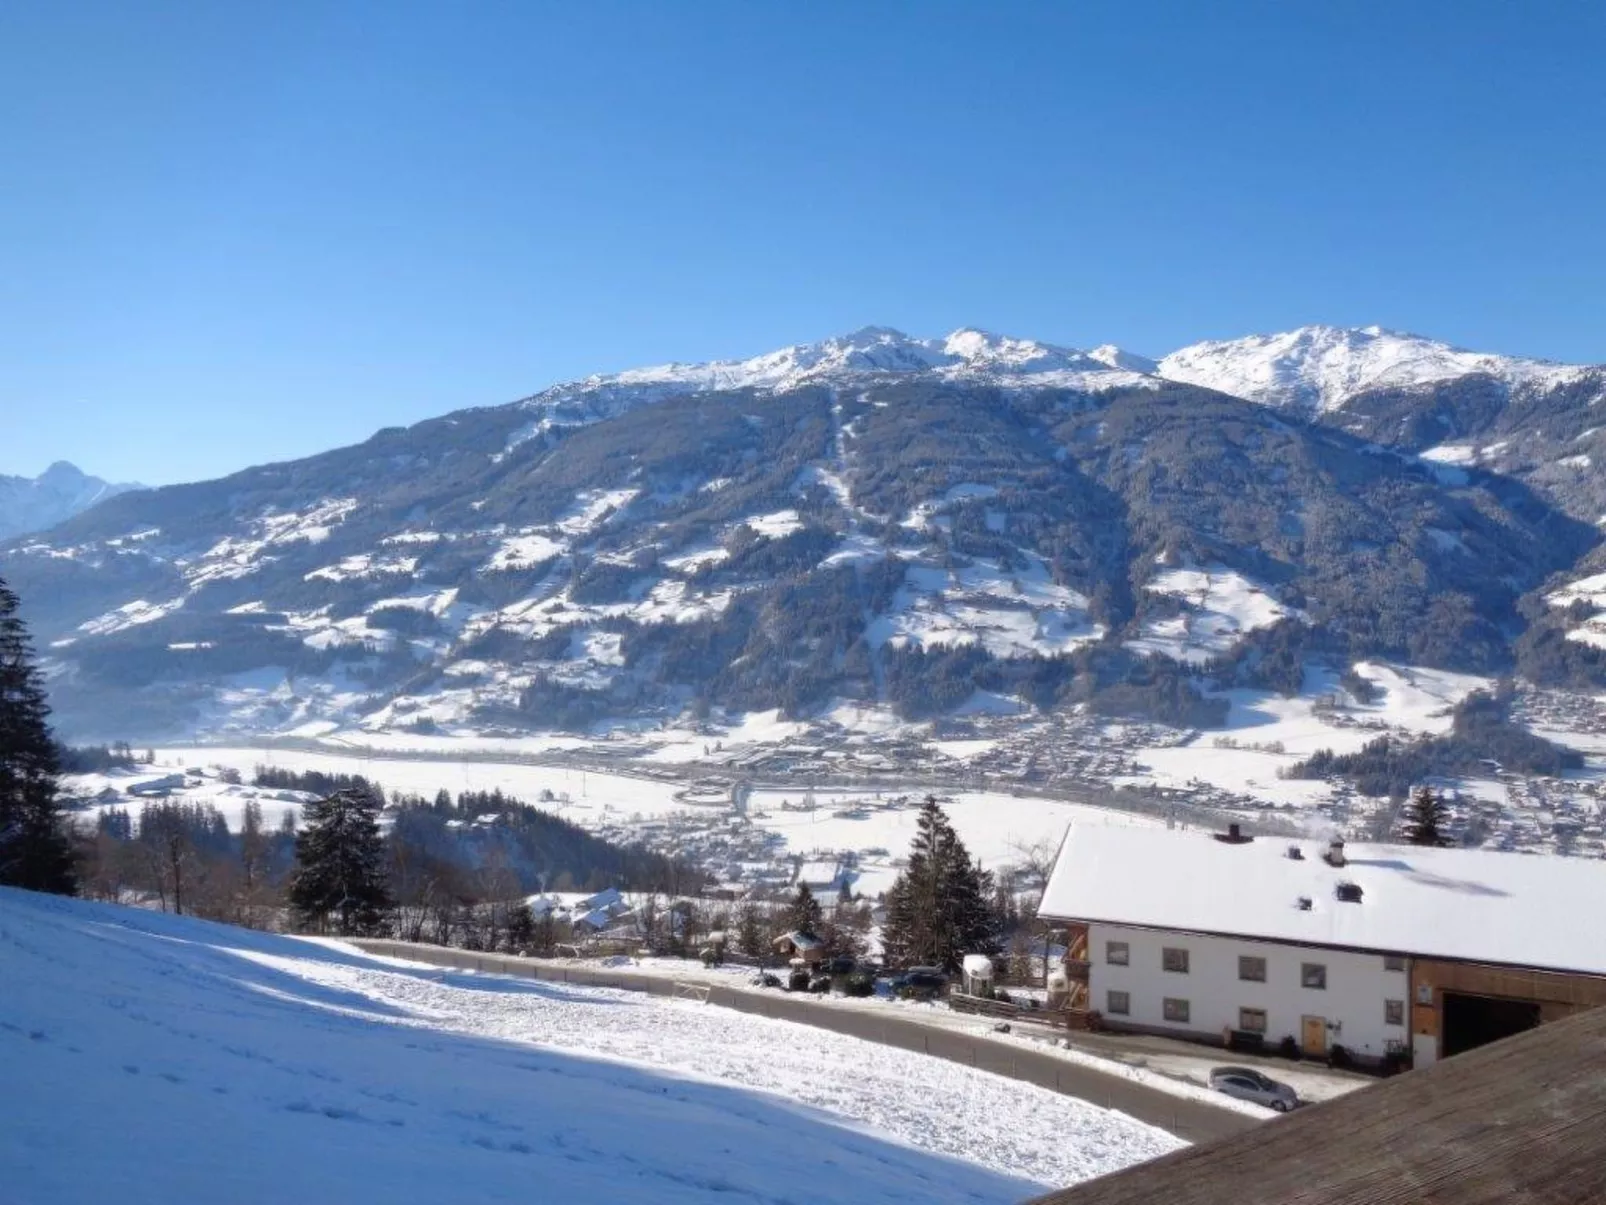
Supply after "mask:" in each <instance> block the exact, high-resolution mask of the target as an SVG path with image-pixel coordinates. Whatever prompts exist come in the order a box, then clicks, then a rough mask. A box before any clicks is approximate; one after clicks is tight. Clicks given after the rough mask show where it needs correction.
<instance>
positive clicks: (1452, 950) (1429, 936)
mask: <svg viewBox="0 0 1606 1205" xmlns="http://www.w3.org/2000/svg"><path fill="white" fill-rule="evenodd" d="M1292 846H1298V847H1299V849H1300V852H1301V854H1302V855H1303V856H1302V857H1301V858H1300V859H1298V860H1295V859H1293V858H1291V857H1289V856H1288V854H1289V849H1290V847H1292ZM1326 852H1327V846H1326V844H1325V843H1324V842H1319V841H1289V840H1286V839H1281V838H1271V837H1258V838H1256V839H1255V840H1253V841H1250V842H1246V843H1243V844H1236V845H1235V844H1229V843H1227V842H1224V841H1218V840H1216V839H1214V837H1212V836H1211V835H1210V834H1208V833H1201V832H1197V831H1193V832H1189V831H1181V830H1172V829H1162V828H1112V827H1100V826H1094V825H1084V824H1073V825H1072V826H1071V827H1070V829H1069V831H1068V832H1067V833H1066V836H1065V842H1064V844H1063V845H1062V846H1061V847H1060V853H1059V858H1058V860H1057V861H1056V862H1055V864H1054V873H1053V874H1052V875H1051V876H1050V878H1049V882H1048V889H1047V891H1046V892H1045V893H1044V896H1043V903H1042V907H1041V909H1040V912H1041V914H1042V915H1043V916H1047V917H1053V918H1056V919H1062V920H1080V921H1105V922H1109V923H1112V924H1128V925H1139V926H1143V927H1146V928H1155V929H1176V930H1184V931H1188V932H1195V933H1219V934H1228V935H1232V936H1237V937H1248V938H1258V939H1263V940H1267V941H1289V942H1304V943H1310V944H1315V945H1326V946H1341V947H1348V948H1353V949H1364V950H1377V951H1383V952H1392V953H1402V954H1415V955H1421V956H1425V957H1434V958H1454V959H1463V960H1467V961H1472V962H1489V963H1503V964H1508V965H1513V966H1524V967H1536V968H1548V969H1553V970H1567V971H1584V972H1589V973H1592V974H1606V927H1602V926H1600V925H1596V924H1594V923H1593V922H1592V921H1590V920H1588V919H1586V918H1589V917H1592V916H1593V915H1594V914H1595V913H1596V912H1597V911H1598V910H1599V908H1600V904H1601V901H1602V900H1606V861H1602V860H1600V859H1596V858H1564V857H1553V856H1544V855H1534V854H1516V853H1496V852H1491V851H1485V850H1471V849H1430V848H1422V847H1419V846H1412V845H1362V844H1356V845H1349V846H1346V847H1345V851H1344V853H1345V860H1346V865H1344V866H1343V867H1341V868H1340V867H1335V866H1331V865H1329V864H1328V863H1327V862H1326V861H1325V860H1324V858H1323V855H1324V854H1325V853H1326ZM1340 883H1353V884H1355V885H1356V886H1358V887H1359V888H1360V889H1361V900H1360V902H1358V903H1349V902H1345V901H1342V900H1340V899H1338V898H1337V894H1336V892H1337V888H1338V886H1339V884H1340ZM1301 897H1304V898H1306V899H1308V900H1309V901H1310V907H1309V909H1308V910H1305V909H1302V908H1301V907H1300V903H1299V901H1300V898H1301Z"/></svg>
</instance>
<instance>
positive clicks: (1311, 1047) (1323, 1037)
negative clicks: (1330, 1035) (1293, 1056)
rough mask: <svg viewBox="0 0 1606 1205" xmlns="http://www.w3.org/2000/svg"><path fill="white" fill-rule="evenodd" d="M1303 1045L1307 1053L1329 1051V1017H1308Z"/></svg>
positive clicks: (1324, 1052)
mask: <svg viewBox="0 0 1606 1205" xmlns="http://www.w3.org/2000/svg"><path fill="white" fill-rule="evenodd" d="M1304 1029H1305V1032H1304V1034H1303V1040H1302V1042H1301V1045H1302V1046H1303V1047H1304V1049H1305V1053H1306V1054H1326V1053H1327V1018H1326V1017H1306V1018H1305V1025H1304Z"/></svg>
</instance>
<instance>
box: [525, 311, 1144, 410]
mask: <svg viewBox="0 0 1606 1205" xmlns="http://www.w3.org/2000/svg"><path fill="white" fill-rule="evenodd" d="M1125 355H1126V353H1123V352H1121V351H1120V349H1118V348H1113V347H1103V348H1100V349H1099V350H1098V352H1095V353H1088V352H1082V351H1077V350H1076V349H1074V348H1069V347H1059V346H1056V345H1054V344H1050V343H1039V342H1037V341H1036V340H1033V339H1016V338H1011V337H1009V336H1005V335H995V334H992V333H990V332H988V331H981V330H975V329H971V328H964V329H961V330H956V331H954V332H953V333H952V334H950V335H948V336H946V337H945V338H940V339H917V338H913V337H911V336H909V335H906V334H904V333H903V332H902V331H898V330H894V329H892V328H891V327H885V326H867V327H864V328H863V329H862V330H857V331H854V332H853V333H852V334H848V335H840V336H837V337H835V338H830V339H823V340H821V341H819V342H817V343H800V344H796V345H794V346H791V347H783V348H781V349H780V350H779V351H773V352H768V353H766V354H764V355H760V356H754V357H752V358H751V359H747V360H713V361H710V362H708V363H703V364H678V363H676V364H661V365H657V366H656V367H651V368H636V369H631V370H629V371H626V372H619V373H610V374H599V375H596V376H590V377H586V378H584V379H583V380H580V381H574V382H570V383H568V384H564V385H559V386H556V387H554V388H552V389H549V390H546V391H545V392H543V393H540V394H537V395H536V396H535V397H534V398H531V399H529V402H530V403H539V402H544V401H547V400H550V399H555V398H564V397H572V396H574V395H583V394H592V393H597V392H603V393H614V392H618V391H622V390H642V391H649V392H651V393H652V394H654V395H663V394H668V393H675V392H709V391H713V390H731V389H758V390H764V391H767V392H775V391H784V390H788V389H797V388H799V387H801V386H804V385H819V384H840V383H843V382H851V381H853V380H856V379H858V378H861V377H864V376H866V375H872V374H885V373H908V374H916V373H932V374H937V375H939V376H943V377H949V378H953V379H961V380H966V381H970V382H976V383H980V382H987V381H992V382H995V383H999V384H1011V385H1016V386H1019V387H1027V388H1091V389H1098V388H1121V387H1130V386H1132V385H1136V384H1140V382H1139V381H1138V380H1136V379H1135V378H1137V377H1141V376H1142V375H1144V374H1145V373H1148V372H1150V371H1151V370H1152V368H1153V363H1152V361H1147V360H1144V359H1143V358H1142V357H1130V360H1131V362H1129V363H1123V362H1120V360H1119V359H1118V357H1124V356H1125Z"/></svg>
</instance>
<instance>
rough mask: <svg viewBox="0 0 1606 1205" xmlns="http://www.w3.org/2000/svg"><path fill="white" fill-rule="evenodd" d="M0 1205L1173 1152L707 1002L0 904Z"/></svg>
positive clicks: (814, 1179)
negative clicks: (0, 1204)
mask: <svg viewBox="0 0 1606 1205" xmlns="http://www.w3.org/2000/svg"><path fill="white" fill-rule="evenodd" d="M0 984H3V985H4V986H3V988H0V1092H4V1093H5V1099H7V1100H11V1101H18V1102H20V1101H26V1102H27V1107H26V1108H18V1109H14V1110H11V1111H9V1115H8V1120H7V1123H6V1124H5V1125H4V1126H0V1185H3V1189H0V1197H3V1199H4V1200H5V1201H6V1202H7V1203H8V1205H11V1203H16V1205H78V1203H79V1202H99V1201H106V1200H116V1201H118V1202H119V1205H143V1203H145V1202H151V1203H156V1202H161V1203H163V1205H167V1203H169V1202H173V1201H230V1202H278V1201H286V1202H288V1201H298V1202H318V1201H345V1200H384V1201H386V1202H387V1203H388V1205H390V1203H399V1202H409V1201H420V1202H422V1201H428V1202H431V1203H439V1202H442V1201H465V1200H474V1201H504V1200H505V1201H513V1200H518V1201H533V1200H543V1201H557V1200H572V1201H597V1200H609V1201H654V1202H656V1201H701V1200H712V1199H715V1198H717V1199H719V1200H721V1201H727V1202H728V1201H732V1200H743V1199H753V1200H763V1201H766V1202H784V1201H797V1202H803V1201H809V1202H813V1201H830V1200H843V1201H855V1202H871V1201H937V1200H946V1201H1011V1200H1018V1199H1021V1198H1023V1197H1026V1196H1029V1195H1031V1194H1032V1192H1033V1191H1034V1190H1035V1189H1036V1188H1037V1187H1038V1186H1041V1185H1050V1184H1067V1183H1070V1182H1072V1181H1075V1180H1078V1179H1083V1178H1086V1177H1089V1176H1092V1175H1097V1174H1100V1173H1102V1172H1105V1171H1110V1170H1113V1169H1115V1168H1118V1167H1122V1166H1125V1165H1127V1164H1130V1163H1133V1162H1136V1161H1138V1160H1142V1159H1147V1158H1151V1157H1153V1156H1155V1155H1158V1154H1160V1153H1162V1152H1164V1151H1166V1150H1169V1149H1172V1148H1173V1147H1175V1146H1176V1145H1178V1144H1177V1142H1176V1140H1175V1139H1173V1138H1171V1137H1170V1136H1168V1135H1166V1134H1164V1133H1161V1132H1160V1131H1158V1130H1154V1129H1151V1128H1149V1127H1147V1126H1143V1125H1140V1124H1138V1123H1136V1122H1134V1121H1131V1120H1130V1119H1128V1118H1125V1117H1123V1116H1120V1115H1118V1114H1113V1113H1109V1112H1107V1111H1105V1110H1102V1109H1097V1108H1094V1107H1092V1106H1090V1105H1087V1104H1084V1103H1082V1102H1079V1101H1075V1100H1071V1099H1068V1098H1065V1097H1060V1096H1056V1095H1054V1094H1052V1093H1048V1092H1044V1091H1041V1090H1038V1089H1035V1088H1031V1087H1028V1086H1025V1085H1021V1084H1017V1083H1014V1082H1011V1081H1008V1080H1005V1079H1001V1078H998V1077H995V1076H992V1075H988V1074H986V1073H983V1072H977V1071H973V1070H970V1069H967V1068H963V1067H959V1066H955V1065H953V1064H949V1063H945V1062H941V1061H938V1060H935V1059H927V1058H925V1057H923V1056H920V1055H915V1054H911V1053H906V1052H902V1051H896V1050H890V1049H886V1048H883V1047H880V1046H876V1045H873V1044H869V1043H865V1042H860V1041H858V1040H856V1039H851V1038H846V1037H842V1036H839V1035H834V1034H828V1033H823V1032H821V1031H818V1030H814V1029H810V1028H807V1027H800V1026H794V1025H791V1024H788V1023H786V1022H781V1021H771V1020H767V1019H765V1018H760V1017H751V1016H746V1015H742V1014H736V1013H727V1012H723V1011H721V1010H719V1009H715V1008H709V1007H707V1006H702V1005H697V1004H692V1003H687V1002H677V1001H666V1000H655V999H650V998H646V997H641V996H633V995H630V994H628V993H622V992H610V991H601V990H584V989H576V988H567V987H561V988H560V987H558V986H556V985H552V984H536V983H526V982H513V981H506V980H497V979H490V978H480V977H476V976H471V975H463V976H458V975H452V974H447V973H443V972H441V971H440V970H438V969H436V968H423V967H419V966H416V965H410V964H398V963H392V962H386V961H385V960H381V959H375V958H371V957H368V956H365V955H362V954H360V953H358V952H356V951H354V950H352V949H350V948H348V947H342V946H337V945H333V944H320V943H315V942H310V941H300V940H295V939H288V938H279V937H271V936H265V935H262V934H256V933H251V932H248V931H245V930H238V929H232V928H229V927H226V926H218V925H211V924H207V923H205V922H199V921H192V920H187V919H180V918H174V917H168V916H164V915H160V914H155V913H149V912H143V911H137V910H130V909H122V908H115V907H111V906H106V905H97V904H89V903H85V902H82V901H75V900H61V899H54V898H49V897H38V896H32V895H28V894H26V893H19V892H12V891H3V890H0Z"/></svg>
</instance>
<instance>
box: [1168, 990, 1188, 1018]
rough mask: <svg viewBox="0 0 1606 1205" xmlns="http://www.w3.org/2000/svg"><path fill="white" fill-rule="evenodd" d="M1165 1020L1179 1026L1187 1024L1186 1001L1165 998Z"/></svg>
mask: <svg viewBox="0 0 1606 1205" xmlns="http://www.w3.org/2000/svg"><path fill="white" fill-rule="evenodd" d="M1165 1019H1166V1020H1167V1021H1176V1022H1177V1023H1179V1024H1182V1025H1186V1024H1187V1023H1188V1002H1187V1001H1186V1000H1173V999H1171V997H1169V996H1167V997H1166V1001H1165Z"/></svg>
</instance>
